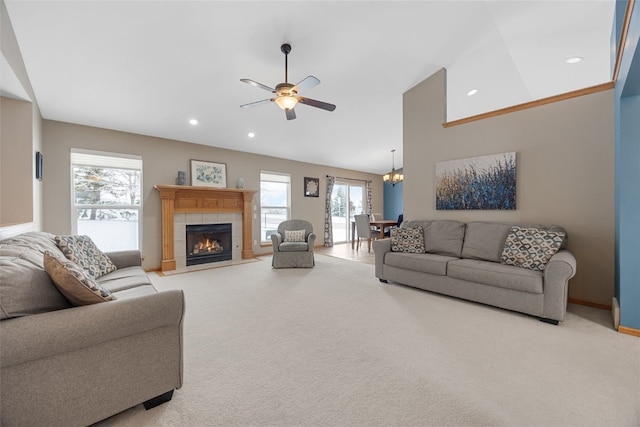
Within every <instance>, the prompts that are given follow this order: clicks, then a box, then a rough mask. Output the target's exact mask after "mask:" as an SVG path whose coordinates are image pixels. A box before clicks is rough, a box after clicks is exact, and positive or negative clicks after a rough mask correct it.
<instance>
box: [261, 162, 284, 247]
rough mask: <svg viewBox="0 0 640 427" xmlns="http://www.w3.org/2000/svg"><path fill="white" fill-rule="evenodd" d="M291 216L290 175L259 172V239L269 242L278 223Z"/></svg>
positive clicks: (276, 229)
mask: <svg viewBox="0 0 640 427" xmlns="http://www.w3.org/2000/svg"><path fill="white" fill-rule="evenodd" d="M290 217H291V176H290V175H288V174H281V173H275V172H261V173H260V230H261V231H260V236H261V238H260V240H261V242H262V243H268V242H271V235H272V234H273V233H275V232H276V231H278V225H279V224H280V223H281V222H282V221H286V220H288V219H289V218H290Z"/></svg>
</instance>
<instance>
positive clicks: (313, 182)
mask: <svg viewBox="0 0 640 427" xmlns="http://www.w3.org/2000/svg"><path fill="white" fill-rule="evenodd" d="M319 196H320V178H307V177H306V176H305V177H304V197H319Z"/></svg>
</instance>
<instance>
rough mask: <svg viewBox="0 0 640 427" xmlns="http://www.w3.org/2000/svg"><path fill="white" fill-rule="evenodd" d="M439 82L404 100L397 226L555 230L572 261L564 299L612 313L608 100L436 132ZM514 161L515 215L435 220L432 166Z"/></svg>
mask: <svg viewBox="0 0 640 427" xmlns="http://www.w3.org/2000/svg"><path fill="white" fill-rule="evenodd" d="M445 80H446V72H445V70H441V71H439V72H438V73H436V74H434V75H433V76H431V77H430V78H428V79H426V80H425V81H423V82H421V83H420V84H418V85H417V86H415V87H413V88H412V89H411V90H409V91H408V92H406V93H405V94H404V102H403V108H404V111H403V114H404V148H403V150H404V172H405V174H404V175H405V181H404V195H403V196H404V214H405V219H418V218H443V219H454V220H460V221H474V220H488V221H493V220H497V221H513V222H533V223H542V224H557V225H561V226H563V227H565V228H566V229H567V231H568V234H569V249H570V250H571V251H572V252H573V253H574V255H575V256H576V258H577V263H578V269H577V274H576V276H575V277H574V278H573V279H571V282H570V286H569V296H570V297H572V298H575V299H580V300H584V301H590V302H594V303H599V304H611V298H612V296H613V287H614V272H615V270H614V229H615V223H614V194H613V193H614V182H613V178H614V96H613V95H614V94H613V90H608V91H604V92H598V93H595V94H591V95H586V96H582V97H578V98H573V99H569V100H565V101H561V102H556V103H553V104H548V105H544V106H539V107H535V108H531V109H528V110H523V111H519V112H515V113H511V114H506V115H502V116H497V117H494V118H490V119H485V120H481V121H477V122H471V123H468V124H464V125H460V126H454V127H451V128H443V127H442V123H444V122H445V109H446V103H445V101H446V92H445V87H446V85H445ZM511 151H515V152H516V153H517V154H516V157H517V160H516V162H517V200H516V204H517V209H516V210H515V211H437V210H436V209H435V165H436V162H439V161H444V160H453V159H461V158H466V157H474V156H481V155H487V154H498V153H503V152H511Z"/></svg>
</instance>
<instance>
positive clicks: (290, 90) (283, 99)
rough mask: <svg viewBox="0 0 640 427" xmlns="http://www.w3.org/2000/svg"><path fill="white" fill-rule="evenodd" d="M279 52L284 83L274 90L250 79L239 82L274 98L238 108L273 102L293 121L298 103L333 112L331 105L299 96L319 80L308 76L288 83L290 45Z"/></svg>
mask: <svg viewBox="0 0 640 427" xmlns="http://www.w3.org/2000/svg"><path fill="white" fill-rule="evenodd" d="M280 50H281V51H282V53H284V83H279V84H277V85H276V88H275V89H273V88H271V87H269V86H266V85H263V84H262V83H258V82H256V81H253V80H250V79H240V81H241V82H245V83H248V84H250V85H251V86H255V87H259V88H261V89H264V90H267V91H269V92H271V93H274V94H275V95H276V96H275V97H273V98H268V99H263V100H262V101H256V102H251V103H249V104H244V105H241V106H240V108H249V107H257V106H258V105H262V104H266V103H268V102H275V103H276V104H278V107H280V108H282V109H283V110H284V112H285V115H286V116H287V120H293V119H295V118H296V112H295V111H294V108H295V106H296V104H297V103H298V102H299V103H301V104H305V105H308V106H310V107H316V108H321V109H323V110H327V111H333V110H335V109H336V106H335V105H333V104H329V103H327V102H322V101H317V100H315V99H311V98H305V97H302V96H300V94H301V93H302V92H304V91H305V90H308V89H311V88H312V87H314V86H316V85H318V84H319V83H320V80H318V79H317V78H316V77H313V76H308V77H306V78H304V79H303V80H302V81H300V82H299V83H298V84H296V85H293V84H291V83H289V82H288V79H289V70H288V64H287V58H288V55H289V52H291V45H290V44H288V43H285V44H283V45H282V46H280Z"/></svg>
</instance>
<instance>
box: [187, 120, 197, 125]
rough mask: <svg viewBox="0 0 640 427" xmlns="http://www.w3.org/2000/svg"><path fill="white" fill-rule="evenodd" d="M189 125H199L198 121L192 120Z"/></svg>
mask: <svg viewBox="0 0 640 427" xmlns="http://www.w3.org/2000/svg"><path fill="white" fill-rule="evenodd" d="M189 123H190V124H192V125H194V126H195V125H197V124H198V121H197V120H196V119H190V120H189Z"/></svg>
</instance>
